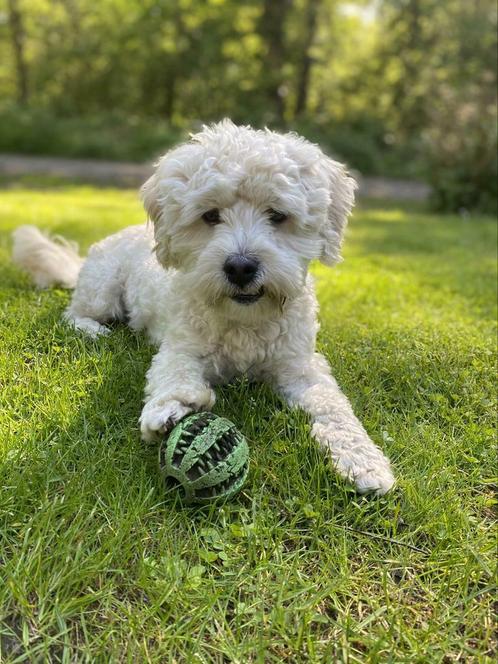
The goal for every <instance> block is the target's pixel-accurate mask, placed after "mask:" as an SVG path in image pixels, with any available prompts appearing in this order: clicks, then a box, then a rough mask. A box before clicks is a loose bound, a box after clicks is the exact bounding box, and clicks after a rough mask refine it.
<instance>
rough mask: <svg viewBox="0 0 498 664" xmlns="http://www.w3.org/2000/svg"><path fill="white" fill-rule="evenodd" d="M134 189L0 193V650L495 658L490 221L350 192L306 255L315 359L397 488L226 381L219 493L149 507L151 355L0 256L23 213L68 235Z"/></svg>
mask: <svg viewBox="0 0 498 664" xmlns="http://www.w3.org/2000/svg"><path fill="white" fill-rule="evenodd" d="M142 218H143V213H142V211H141V208H140V204H139V202H138V199H137V196H136V193H135V192H133V191H122V190H121V191H119V190H111V189H95V188H90V187H85V186H80V185H77V184H71V185H60V186H58V185H57V184H56V183H55V184H52V186H51V187H50V188H48V189H45V190H44V189H43V188H41V187H40V188H37V187H35V186H30V185H26V184H25V185H22V186H18V187H5V188H4V189H3V191H1V193H0V229H1V235H0V307H1V315H0V340H1V341H0V343H1V356H0V388H1V392H0V400H1V411H0V458H1V461H0V469H1V471H0V473H1V494H0V565H1V571H0V648H1V652H0V661H2V662H33V661H40V662H45V661H49V662H59V661H61V662H93V661H100V662H108V661H111V662H178V663H183V662H217V663H218V662H219V663H220V664H221V663H225V662H240V663H243V664H246V663H250V662H261V663H264V664H266V663H272V662H275V663H280V662H292V663H294V662H325V661H327V662H333V661H338V662H365V661H368V662H396V663H397V662H421V663H422V662H445V663H448V662H457V661H465V662H487V661H490V662H491V661H494V653H495V651H494V648H495V647H496V642H495V641H494V640H493V627H494V624H493V613H492V602H493V600H494V598H495V586H494V579H493V573H494V567H495V562H494V553H495V541H496V540H495V530H494V521H493V519H494V516H493V505H494V502H495V501H494V498H493V490H494V488H495V485H494V484H493V482H494V481H496V480H493V474H494V473H495V468H494V462H495V453H494V425H495V422H496V418H495V405H494V395H495V389H494V380H495V338H496V337H495V334H496V323H495V321H496V310H495V308H496V255H495V247H496V229H495V222H494V220H493V219H491V218H485V217H478V216H473V215H471V216H470V217H468V216H462V217H457V216H435V215H431V214H428V213H426V212H423V211H422V210H421V209H418V208H415V207H414V206H411V207H410V206H407V207H400V206H399V205H393V204H379V203H375V204H373V203H368V202H364V203H362V204H361V205H360V207H359V208H358V209H357V211H356V213H355V215H354V218H353V220H352V222H351V226H350V232H349V236H348V239H347V242H346V246H345V258H346V260H345V262H344V263H342V264H341V265H340V266H338V267H336V268H335V269H333V270H329V269H326V268H323V267H321V266H316V267H315V273H316V275H317V285H318V291H319V298H320V301H321V305H322V309H321V320H322V330H321V334H320V346H321V350H322V351H323V352H324V353H325V354H326V355H327V356H328V358H329V360H330V362H331V364H332V366H333V369H334V373H335V375H336V377H337V379H338V380H339V382H340V384H341V385H342V386H343V388H344V390H345V392H346V393H347V394H348V396H349V397H350V398H351V400H352V402H353V404H354V407H355V410H356V412H357V414H358V415H359V416H360V418H361V419H362V420H363V422H364V423H365V426H366V428H367V430H368V431H369V432H370V433H371V435H372V437H373V438H374V440H376V441H377V442H378V443H379V444H380V445H381V446H382V447H383V448H384V449H385V450H386V452H387V453H388V455H389V456H390V458H391V459H392V461H393V465H394V468H395V472H396V475H397V477H398V483H397V486H396V488H395V490H394V491H393V492H392V493H391V494H389V495H387V496H385V497H383V498H368V497H359V496H357V495H356V494H355V493H354V491H353V490H352V489H351V487H350V486H348V485H347V483H345V482H344V481H342V480H341V479H340V478H338V477H337V476H336V475H335V474H334V473H333V472H332V471H331V469H330V468H329V467H328V466H327V464H326V462H325V461H324V460H323V459H322V457H321V455H320V454H319V452H318V451H316V449H315V447H314V445H313V443H312V441H311V440H310V436H309V425H308V423H307V420H306V417H305V416H304V415H303V414H302V413H300V412H296V411H290V410H288V409H287V408H286V407H284V406H283V405H282V404H281V403H280V402H279V400H278V399H277V398H276V397H275V396H273V395H272V394H271V393H270V392H269V391H268V390H267V389H266V388H264V387H261V386H257V385H250V384H248V383H247V381H244V380H241V381H240V382H237V383H236V384H234V385H231V386H228V387H226V388H224V389H221V390H219V391H218V402H217V404H216V407H215V410H216V412H218V413H220V414H224V415H226V416H227V417H229V418H230V419H232V420H234V421H235V422H236V424H237V425H238V426H239V428H240V429H242V431H244V433H245V434H246V435H247V437H248V439H249V440H250V445H251V460H252V465H251V471H250V475H249V480H248V482H247V484H246V486H245V488H244V490H243V492H242V493H241V494H240V495H239V496H238V497H237V498H236V499H235V500H234V501H232V502H231V503H229V504H226V505H225V506H223V507H213V508H209V509H208V508H203V509H194V508H185V507H182V506H181V505H180V504H179V503H178V502H177V501H176V500H175V498H174V497H172V496H169V497H165V495H164V493H163V491H162V489H161V485H160V483H159V479H158V475H157V469H156V450H155V449H154V447H153V446H152V447H151V446H144V445H143V444H142V443H141V442H140V440H139V435H138V428H137V418H138V415H139V413H140V408H141V398H142V389H143V385H144V374H145V371H146V369H147V366H148V364H149V361H150V358H151V354H152V349H151V348H150V347H149V346H148V344H147V343H146V341H145V339H144V338H143V337H142V336H138V335H135V334H132V333H130V332H129V331H128V330H127V329H125V328H124V327H117V328H116V330H115V331H114V332H113V334H112V335H111V336H109V337H106V338H103V339H100V340H98V341H92V340H89V339H86V338H82V337H80V336H78V335H77V334H76V333H74V332H73V331H71V330H68V329H66V328H65V327H64V326H63V325H62V324H61V323H60V316H61V312H62V310H63V308H64V306H65V305H66V303H67V302H68V298H69V294H68V293H67V292H64V291H61V290H52V291H44V292H37V291H35V290H34V289H33V288H31V286H30V285H29V283H28V280H27V279H26V278H25V277H24V276H23V275H22V274H21V273H20V272H19V271H18V270H17V269H15V268H14V267H13V266H12V265H10V264H9V244H10V239H9V235H10V231H11V230H12V229H13V228H15V227H16V226H17V225H19V224H23V223H35V224H38V225H39V226H40V227H42V228H45V229H49V230H51V231H54V232H57V233H61V234H64V235H66V236H67V237H69V238H71V239H75V240H78V241H79V242H80V245H81V247H82V248H83V249H86V248H87V247H88V245H89V244H90V243H91V242H93V241H95V240H97V239H98V238H100V237H102V236H103V235H105V234H107V233H109V232H112V231H115V230H117V229H118V228H121V227H122V226H125V225H128V224H132V223H136V222H138V221H140V220H141V219H142Z"/></svg>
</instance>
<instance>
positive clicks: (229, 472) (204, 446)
mask: <svg viewBox="0 0 498 664" xmlns="http://www.w3.org/2000/svg"><path fill="white" fill-rule="evenodd" d="M159 468H160V471H161V474H162V476H163V480H164V483H165V486H166V488H173V487H175V486H176V487H178V488H179V489H180V490H181V491H182V492H183V495H182V498H183V499H184V500H185V502H187V503H209V502H212V501H213V500H220V499H223V500H226V499H228V498H231V497H232V496H234V495H235V494H236V493H237V492H238V491H240V489H241V488H242V486H243V484H244V482H245V480H246V478H247V473H248V471H249V448H248V446H247V442H246V439H245V438H244V436H243V435H242V434H241V433H240V431H239V430H238V429H237V428H236V426H235V425H234V424H233V423H232V422H230V421H229V420H227V419H225V418H224V417H219V416H218V415H214V414H213V413H208V412H205V413H194V414H193V415H189V416H188V417H186V418H184V419H183V420H182V421H181V422H179V423H178V424H177V425H176V427H175V428H174V429H173V431H172V432H171V433H170V435H169V436H168V438H166V439H165V440H164V441H163V442H162V443H161V445H160V447H159Z"/></svg>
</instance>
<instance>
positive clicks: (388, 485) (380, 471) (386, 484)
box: [351, 459, 394, 496]
mask: <svg viewBox="0 0 498 664" xmlns="http://www.w3.org/2000/svg"><path fill="white" fill-rule="evenodd" d="M351 479H352V480H353V482H354V483H355V486H356V490H357V491H358V493H373V494H376V495H378V496H383V495H384V494H385V493H387V492H388V491H389V490H390V489H392V487H393V485H394V475H393V474H392V471H391V467H390V465H389V462H388V461H387V459H386V460H385V463H380V464H376V465H375V466H374V467H372V468H364V469H361V470H358V469H357V470H356V472H354V473H353V476H352V478H351Z"/></svg>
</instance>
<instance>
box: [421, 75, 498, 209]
mask: <svg viewBox="0 0 498 664" xmlns="http://www.w3.org/2000/svg"><path fill="white" fill-rule="evenodd" d="M480 89H481V90H482V88H479V86H478V85H476V86H475V87H473V89H472V90H470V91H469V94H468V95H467V96H466V99H465V100H462V99H461V98H460V97H459V96H457V94H456V92H455V91H454V90H452V89H447V90H446V91H445V92H444V94H443V96H442V98H441V100H440V103H439V104H438V105H437V106H436V107H435V108H434V109H433V114H432V115H433V116H432V123H431V127H430V128H429V129H427V130H426V132H425V134H424V138H425V142H426V149H427V162H428V176H429V180H430V183H431V185H432V187H433V195H432V203H433V207H434V208H435V209H438V210H449V211H455V210H461V209H475V208H478V209H480V210H483V211H486V212H491V213H496V211H497V198H498V168H497V130H496V129H497V128H496V106H495V103H494V100H492V101H491V100H488V101H486V100H483V99H479V94H480Z"/></svg>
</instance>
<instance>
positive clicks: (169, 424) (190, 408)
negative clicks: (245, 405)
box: [140, 388, 215, 442]
mask: <svg viewBox="0 0 498 664" xmlns="http://www.w3.org/2000/svg"><path fill="white" fill-rule="evenodd" d="M181 399H182V400H181V401H180V400H179V399H174V398H167V397H154V398H152V399H150V400H149V401H147V403H146V404H145V406H144V407H143V410H142V414H141V415H140V432H141V434H142V440H144V441H145V442H151V441H153V440H154V439H155V438H157V436H158V435H159V434H167V433H169V432H170V431H171V429H172V428H173V427H174V426H175V424H177V423H178V422H179V421H180V420H181V419H182V418H184V417H185V416H186V415H188V414H189V413H192V412H194V411H199V410H203V409H209V408H211V407H212V405H213V404H214V400H215V396H214V392H213V391H212V390H211V389H209V388H206V389H205V390H202V391H200V392H199V393H198V394H196V395H195V398H193V399H192V400H189V401H188V402H187V403H185V401H186V400H185V401H184V400H183V397H181Z"/></svg>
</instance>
